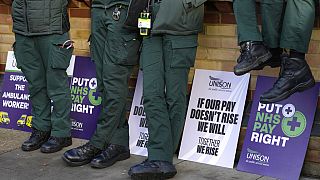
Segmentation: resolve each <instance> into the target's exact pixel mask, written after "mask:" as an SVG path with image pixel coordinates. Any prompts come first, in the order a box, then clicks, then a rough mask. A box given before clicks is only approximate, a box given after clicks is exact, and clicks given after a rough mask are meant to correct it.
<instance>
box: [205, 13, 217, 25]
mask: <svg viewBox="0 0 320 180" xmlns="http://www.w3.org/2000/svg"><path fill="white" fill-rule="evenodd" d="M204 22H205V23H215V24H219V23H220V14H219V13H217V12H214V13H206V14H205V16H204Z"/></svg>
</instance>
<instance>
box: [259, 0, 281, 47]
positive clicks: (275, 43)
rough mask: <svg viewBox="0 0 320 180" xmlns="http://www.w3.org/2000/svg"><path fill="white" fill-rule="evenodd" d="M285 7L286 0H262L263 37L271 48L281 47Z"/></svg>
mask: <svg viewBox="0 0 320 180" xmlns="http://www.w3.org/2000/svg"><path fill="white" fill-rule="evenodd" d="M284 9H285V2H284V0H263V1H261V17H262V37H263V41H264V42H265V43H266V44H267V45H268V46H269V47H270V48H278V47H280V34H281V30H282V22H283V15H284Z"/></svg>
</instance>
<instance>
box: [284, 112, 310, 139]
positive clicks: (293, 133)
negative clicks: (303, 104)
mask: <svg viewBox="0 0 320 180" xmlns="http://www.w3.org/2000/svg"><path fill="white" fill-rule="evenodd" d="M306 126H307V120H306V117H305V116H304V115H303V114H302V113H301V112H299V111H296V112H295V113H294V115H293V116H292V117H285V118H283V119H282V124H281V127H282V131H283V133H284V134H285V135H287V136H288V137H298V136H300V135H301V134H302V133H303V132H304V130H305V129H306Z"/></svg>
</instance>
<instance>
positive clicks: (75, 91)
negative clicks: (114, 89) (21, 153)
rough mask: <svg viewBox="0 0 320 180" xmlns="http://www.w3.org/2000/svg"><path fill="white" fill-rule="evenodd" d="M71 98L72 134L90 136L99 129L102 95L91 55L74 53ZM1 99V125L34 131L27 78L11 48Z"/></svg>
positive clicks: (81, 136)
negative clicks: (100, 94)
mask: <svg viewBox="0 0 320 180" xmlns="http://www.w3.org/2000/svg"><path fill="white" fill-rule="evenodd" d="M66 72H67V74H68V76H69V78H70V79H69V82H70V91H71V98H72V102H73V103H72V109H71V114H70V116H71V121H72V132H71V133H72V136H73V137H78V138H83V139H89V138H90V137H91V136H92V134H93V132H94V131H95V129H96V124H97V117H98V114H99V113H100V108H101V107H100V106H99V105H100V104H101V97H99V94H98V93H97V92H96V88H97V80H96V78H95V75H96V74H95V65H94V63H93V62H92V61H91V60H90V58H88V57H78V56H77V57H75V56H72V58H71V60H70V65H69V67H68V69H67V71H66ZM2 91H3V92H2V94H1V97H0V101H1V102H2V103H1V105H0V115H1V116H0V128H9V129H16V130H22V131H28V132H30V131H31V126H32V115H31V102H30V99H29V91H28V82H27V80H26V78H25V76H24V75H23V73H22V72H21V70H20V69H18V68H17V67H16V59H15V57H14V53H13V51H9V52H8V56H7V62H6V69H5V74H4V79H3V85H2Z"/></svg>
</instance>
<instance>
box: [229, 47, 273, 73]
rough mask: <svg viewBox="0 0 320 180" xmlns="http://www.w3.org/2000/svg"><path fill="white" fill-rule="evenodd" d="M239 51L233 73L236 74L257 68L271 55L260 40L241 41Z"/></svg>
mask: <svg viewBox="0 0 320 180" xmlns="http://www.w3.org/2000/svg"><path fill="white" fill-rule="evenodd" d="M240 52H241V54H240V56H239V58H238V59H237V62H238V64H237V65H236V66H235V67H234V74H235V75H237V76H240V75H243V74H245V73H247V72H249V71H251V70H254V69H257V68H258V67H259V66H260V65H261V64H263V63H264V62H266V61H268V60H269V59H270V58H271V57H272V54H271V53H270V51H269V49H268V48H267V47H266V46H265V45H263V43H262V42H260V41H247V42H244V43H242V44H241V50H240Z"/></svg>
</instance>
